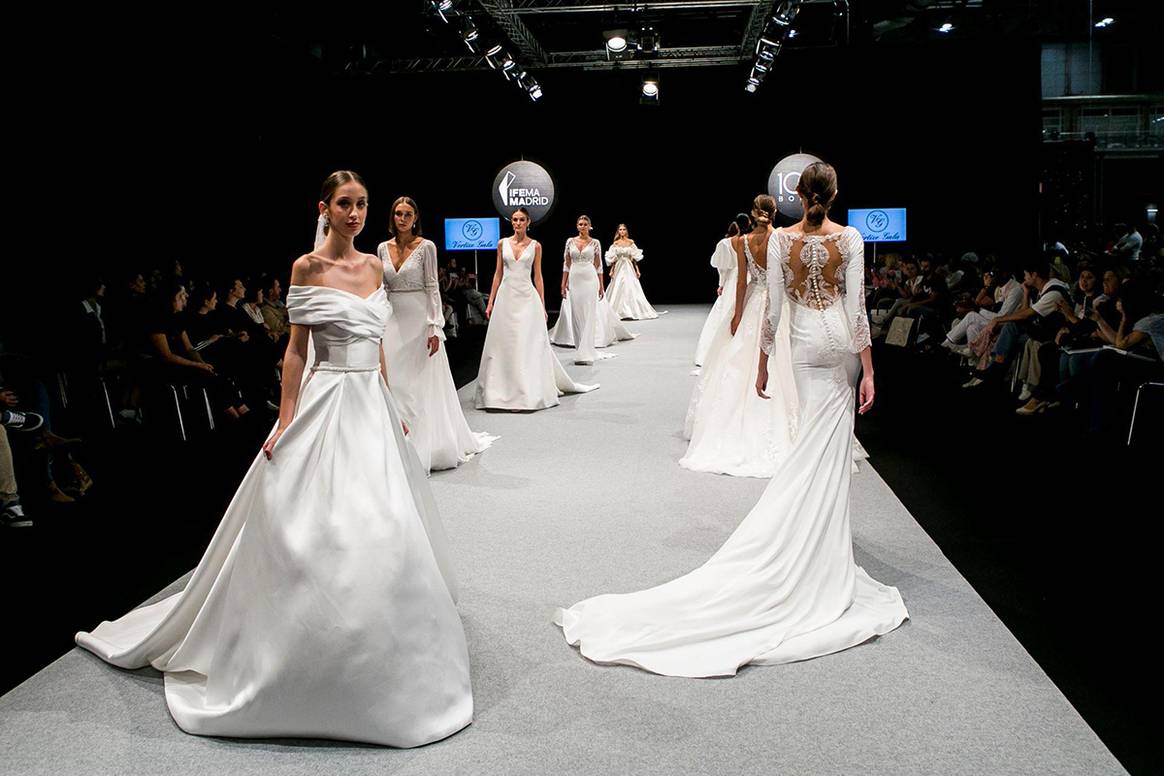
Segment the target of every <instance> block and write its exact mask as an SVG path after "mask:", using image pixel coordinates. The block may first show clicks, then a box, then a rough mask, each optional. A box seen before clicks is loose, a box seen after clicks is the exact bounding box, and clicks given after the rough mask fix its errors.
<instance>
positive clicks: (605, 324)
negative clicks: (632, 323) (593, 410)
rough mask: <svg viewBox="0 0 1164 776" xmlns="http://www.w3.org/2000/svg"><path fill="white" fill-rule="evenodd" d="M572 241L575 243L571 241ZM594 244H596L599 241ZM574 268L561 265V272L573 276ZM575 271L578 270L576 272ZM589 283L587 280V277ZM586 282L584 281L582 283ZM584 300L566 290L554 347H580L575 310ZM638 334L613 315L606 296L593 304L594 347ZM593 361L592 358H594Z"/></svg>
mask: <svg viewBox="0 0 1164 776" xmlns="http://www.w3.org/2000/svg"><path fill="white" fill-rule="evenodd" d="M569 242H573V239H571V240H570V241H569ZM569 242H568V243H567V245H566V250H567V251H569V250H570V246H569ZM593 244H595V245H597V241H594V242H593ZM597 250H598V252H599V254H598V255H599V260H600V261H601V257H602V253H601V251H602V248H601V246H599V247H598V248H597ZM573 266H574V265H573V264H571V263H570V262H564V263H563V264H562V272H563V273H570V272H571V267H573ZM573 271H574V272H577V271H579V270H578V269H574V270H573ZM587 280H588V278H587ZM585 282H586V281H585V280H584V281H583V283H585ZM569 284H570V288H571V289H572V288H573V287H574V278H573V276H572V275H571V277H570V280H569ZM580 301H581V300H579V299H577V298H575V297H573V296H571V292H570V291H569V290H567V292H566V298H565V299H563V300H562V309H561V310H560V311H559V312H558V320H557V321H556V322H555V323H554V327H553V328H552V329H550V342H552V343H554V344H555V345H560V346H562V347H566V348H573V347H577V346H578V329H579V325H578V323H577V321H576V320H575V319H576V317H577V316H576V315H575V313H574V307H575V305H576V304H578V303H579V302H580ZM637 336H639V335H637V334H631V333H630V332H629V331H628V330H627V328H626V326H623V325H622V321H620V320H619V319H618V316H617V315H615V314H614V310H612V309H611V308H610V303H609V302H608V301H607V296H605V295H604V296H603V297H602V298H601V299H599V300H597V301H596V302H595V304H594V347H596V348H605V347H609V346H610V345H613V344H614V343H616V342H619V341H621V340H630V339H634V338H635V337H637ZM592 360H593V359H592Z"/></svg>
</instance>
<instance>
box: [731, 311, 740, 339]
mask: <svg viewBox="0 0 1164 776" xmlns="http://www.w3.org/2000/svg"><path fill="white" fill-rule="evenodd" d="M738 328H740V314H739V312H738V311H737V312H736V314H735V315H733V316H732V336H733V337H734V336H736V329H738Z"/></svg>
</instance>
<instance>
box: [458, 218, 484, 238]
mask: <svg viewBox="0 0 1164 776" xmlns="http://www.w3.org/2000/svg"><path fill="white" fill-rule="evenodd" d="M483 231H485V228H484V227H483V226H481V222H480V221H477V220H476V219H473V220H470V221H466V222H465V223H463V224H461V236H462V237H464V238H465V239H466V240H468V241H469V242H477V241H478V240H480V239H481V233H482V232H483Z"/></svg>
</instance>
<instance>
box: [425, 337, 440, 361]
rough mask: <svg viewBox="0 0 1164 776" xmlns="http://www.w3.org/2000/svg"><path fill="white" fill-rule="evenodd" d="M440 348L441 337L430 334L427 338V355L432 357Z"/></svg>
mask: <svg viewBox="0 0 1164 776" xmlns="http://www.w3.org/2000/svg"><path fill="white" fill-rule="evenodd" d="M440 349H441V338H440V337H438V336H437V335H435V334H434V335H432V336H431V337H429V338H428V357H429V358H432V357H433V356H435V355H436V353H437V351H438V350H440Z"/></svg>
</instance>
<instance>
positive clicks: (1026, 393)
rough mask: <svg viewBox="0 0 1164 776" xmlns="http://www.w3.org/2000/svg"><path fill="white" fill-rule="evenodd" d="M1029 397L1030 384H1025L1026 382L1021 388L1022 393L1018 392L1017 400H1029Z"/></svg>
mask: <svg viewBox="0 0 1164 776" xmlns="http://www.w3.org/2000/svg"><path fill="white" fill-rule="evenodd" d="M1030 398H1031V386H1029V385H1027V384H1026V383H1023V390H1022V393H1020V394H1019V395H1018V400H1019V401H1029V400H1030Z"/></svg>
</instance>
